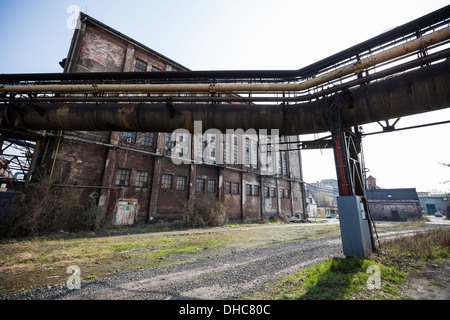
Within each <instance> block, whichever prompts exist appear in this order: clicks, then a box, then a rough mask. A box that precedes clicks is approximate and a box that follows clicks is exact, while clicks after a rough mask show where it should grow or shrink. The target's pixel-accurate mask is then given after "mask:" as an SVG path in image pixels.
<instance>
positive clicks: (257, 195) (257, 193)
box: [252, 186, 259, 197]
mask: <svg viewBox="0 0 450 320" xmlns="http://www.w3.org/2000/svg"><path fill="white" fill-rule="evenodd" d="M252 195H254V196H255V197H259V186H253V194H252Z"/></svg>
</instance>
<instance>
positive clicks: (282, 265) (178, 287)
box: [0, 237, 342, 300]
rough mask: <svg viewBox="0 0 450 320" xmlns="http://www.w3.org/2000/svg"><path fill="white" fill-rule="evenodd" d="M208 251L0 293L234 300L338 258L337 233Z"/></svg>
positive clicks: (42, 297)
mask: <svg viewBox="0 0 450 320" xmlns="http://www.w3.org/2000/svg"><path fill="white" fill-rule="evenodd" d="M218 250H219V251H220V249H214V250H212V252H208V255H209V256H210V258H207V259H201V260H197V261H195V262H186V263H182V264H177V265H173V266H170V267H162V268H152V269H146V270H139V271H134V272H129V273H116V274H115V275H113V276H111V277H108V278H105V279H102V280H98V281H91V282H88V283H85V282H83V283H82V284H81V288H80V289H73V290H69V289H67V288H66V286H65V285H56V286H52V287H47V288H45V289H38V290H34V291H30V292H23V293H16V294H12V295H7V296H3V297H0V299H14V300H104V299H107V300H134V299H139V300H166V299H169V300H177V299H183V300H188V299H201V300H205V299H216V300H223V299H239V298H245V297H246V296H247V295H248V294H249V293H251V292H252V290H254V289H256V288H258V287H259V286H263V285H265V284H267V283H269V282H271V281H273V280H275V279H278V278H280V277H283V276H285V275H287V274H289V273H292V272H295V271H297V270H300V269H302V268H306V267H308V266H310V265H313V264H316V263H318V262H321V261H324V260H326V259H329V258H331V257H333V256H342V249H341V241H340V238H339V237H333V238H327V239H321V240H308V241H296V242H290V243H285V244H281V245H276V246H270V247H266V248H258V249H249V250H243V251H239V252H233V253H224V252H217V251H218Z"/></svg>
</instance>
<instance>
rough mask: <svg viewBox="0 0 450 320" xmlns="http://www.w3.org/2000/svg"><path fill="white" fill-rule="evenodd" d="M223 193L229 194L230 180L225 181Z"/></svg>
mask: <svg viewBox="0 0 450 320" xmlns="http://www.w3.org/2000/svg"><path fill="white" fill-rule="evenodd" d="M224 188H225V190H224V191H225V194H231V182H225V187H224Z"/></svg>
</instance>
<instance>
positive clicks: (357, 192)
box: [330, 97, 375, 257]
mask: <svg viewBox="0 0 450 320" xmlns="http://www.w3.org/2000/svg"><path fill="white" fill-rule="evenodd" d="M338 98H339V97H338ZM331 107H332V110H331V119H330V127H331V128H330V131H331V134H332V141H333V151H334V158H335V165H336V175H337V179H338V185H339V198H338V211H339V217H340V227H341V236H342V244H343V249H344V254H345V255H346V256H355V257H365V256H366V254H367V253H368V252H369V251H370V252H371V251H373V250H374V249H375V239H374V234H373V233H374V232H373V227H374V225H373V221H372V219H371V215H370V211H369V206H368V203H367V197H366V188H365V176H364V164H363V162H362V159H363V158H362V150H361V133H360V132H359V129H358V127H357V126H355V127H354V128H353V130H352V129H351V128H346V127H344V126H343V125H342V121H341V115H340V109H341V103H340V99H336V101H335V103H333V105H332V106H331ZM369 241H370V243H369Z"/></svg>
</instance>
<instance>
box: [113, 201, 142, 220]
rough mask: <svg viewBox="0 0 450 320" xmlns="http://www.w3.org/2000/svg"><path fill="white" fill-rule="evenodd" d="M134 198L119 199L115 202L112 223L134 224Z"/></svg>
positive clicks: (135, 202)
mask: <svg viewBox="0 0 450 320" xmlns="http://www.w3.org/2000/svg"><path fill="white" fill-rule="evenodd" d="M136 208H137V200H136V199H119V200H117V202H116V209H115V217H114V225H116V226H128V225H132V224H134V219H135V215H136Z"/></svg>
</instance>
